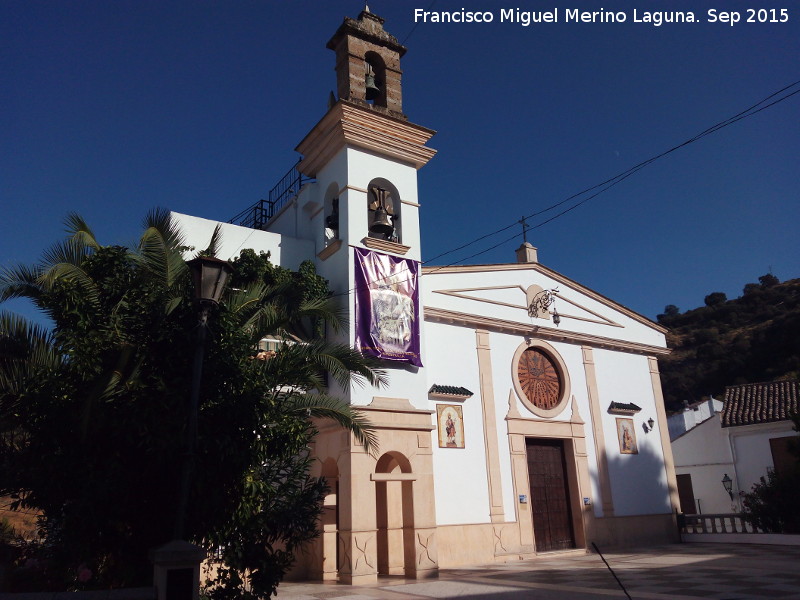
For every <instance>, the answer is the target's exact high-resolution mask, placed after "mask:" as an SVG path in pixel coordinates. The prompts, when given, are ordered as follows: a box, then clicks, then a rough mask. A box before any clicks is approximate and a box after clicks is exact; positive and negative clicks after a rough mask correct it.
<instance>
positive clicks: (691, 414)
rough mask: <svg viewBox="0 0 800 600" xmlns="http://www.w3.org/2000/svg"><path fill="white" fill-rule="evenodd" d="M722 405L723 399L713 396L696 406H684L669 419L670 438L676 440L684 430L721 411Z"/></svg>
mask: <svg viewBox="0 0 800 600" xmlns="http://www.w3.org/2000/svg"><path fill="white" fill-rule="evenodd" d="M722 407H723V403H722V401H720V400H715V399H714V398H711V399H710V400H706V401H705V402H703V403H701V404H699V405H698V406H695V407H694V408H684V409H683V411H682V412H680V413H677V414H674V415H671V416H670V417H669V418H668V419H667V422H668V424H669V439H670V440H674V439H675V438H677V437H678V436H679V435H682V434H683V433H684V432H686V431H689V430H690V429H692V428H694V427H697V426H698V425H700V423H703V422H705V421H706V420H708V419H710V418H711V417H712V415H714V413H717V412H720V411H721V410H722Z"/></svg>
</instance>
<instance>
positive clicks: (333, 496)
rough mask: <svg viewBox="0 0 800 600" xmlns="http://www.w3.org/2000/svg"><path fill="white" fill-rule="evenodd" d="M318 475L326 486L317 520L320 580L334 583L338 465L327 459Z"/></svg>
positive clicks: (337, 528) (335, 576) (337, 556)
mask: <svg viewBox="0 0 800 600" xmlns="http://www.w3.org/2000/svg"><path fill="white" fill-rule="evenodd" d="M320 474H321V476H322V477H323V478H324V479H325V481H326V482H327V484H328V493H327V495H326V496H325V500H324V501H323V503H322V514H321V515H320V520H319V524H320V529H321V533H320V542H321V550H322V556H321V559H322V579H323V580H330V581H335V580H336V578H337V572H338V565H339V544H338V535H339V465H338V464H336V461H335V460H334V459H333V458H328V459H326V460H325V462H323V463H322V469H321V473H320Z"/></svg>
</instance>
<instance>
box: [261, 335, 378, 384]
mask: <svg viewBox="0 0 800 600" xmlns="http://www.w3.org/2000/svg"><path fill="white" fill-rule="evenodd" d="M265 369H267V370H268V371H269V372H270V373H271V374H272V375H273V376H274V377H275V378H276V380H279V381H282V382H285V383H287V384H289V385H292V386H296V387H299V388H302V389H314V388H317V389H319V388H320V387H321V386H322V385H323V381H322V378H321V374H323V373H327V374H328V375H330V376H331V377H332V378H333V379H334V381H336V383H338V384H339V385H340V386H342V387H345V388H346V387H347V386H348V385H349V384H350V383H351V382H353V383H356V384H357V385H361V386H363V385H365V384H367V383H368V384H371V385H374V386H377V387H382V386H384V385H386V384H387V383H388V376H387V374H386V372H385V371H384V370H383V369H381V368H380V365H379V363H378V361H377V360H376V359H374V358H372V357H368V356H364V355H363V354H361V353H360V352H359V351H358V350H355V349H353V348H351V347H350V346H347V345H345V344H334V343H330V342H327V341H322V340H316V341H313V342H307V343H306V342H304V343H297V344H286V345H285V346H283V347H282V348H281V349H280V351H279V352H278V354H277V356H275V358H273V359H271V360H269V361H266V364H265Z"/></svg>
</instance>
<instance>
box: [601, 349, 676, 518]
mask: <svg viewBox="0 0 800 600" xmlns="http://www.w3.org/2000/svg"><path fill="white" fill-rule="evenodd" d="M594 359H595V365H596V369H597V385H598V393H599V402H600V407H601V409H602V419H603V433H604V437H605V442H606V444H605V447H606V453H607V456H608V464H609V474H610V477H611V490H612V495H613V498H614V510H615V514H616V516H630V515H645V514H658V513H669V512H671V508H670V504H669V486H668V483H667V473H666V468H665V466H664V457H663V450H662V448H661V435H660V432H659V423H658V418H657V411H656V406H655V398H654V395H653V387H652V382H651V380H650V374H649V370H648V362H647V357H646V356H640V355H635V354H627V353H623V352H615V351H611V350H602V349H598V350H595V352H594ZM611 402H620V403H634V404H636V405H638V406H640V407H641V408H642V410H641V412H639V413H637V414H635V415H633V416H630V417H627V416H619V415H612V414H608V406H609V404H610V403H611ZM618 418H631V419H633V422H634V429H635V432H636V443H637V446H638V450H639V452H638V454H621V453H620V447H619V438H618V436H617V419H618ZM650 418H652V419H653V420H654V421H655V427H654V429H653V430H652V431H650V432H649V433H645V432H644V429H643V428H642V423H644V422H645V421H647V420H648V419H650Z"/></svg>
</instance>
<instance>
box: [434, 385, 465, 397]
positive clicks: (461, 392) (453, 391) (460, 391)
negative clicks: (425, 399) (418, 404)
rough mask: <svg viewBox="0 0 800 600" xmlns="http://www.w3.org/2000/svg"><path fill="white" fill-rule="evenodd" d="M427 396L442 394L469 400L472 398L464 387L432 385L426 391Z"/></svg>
mask: <svg viewBox="0 0 800 600" xmlns="http://www.w3.org/2000/svg"><path fill="white" fill-rule="evenodd" d="M428 393H429V394H443V395H446V396H464V397H466V398H469V397H470V396H472V392H470V391H469V390H468V389H467V388H465V387H460V386H456V385H439V384H436V383H434V384H433V385H432V386H431V389H429V390H428Z"/></svg>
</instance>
